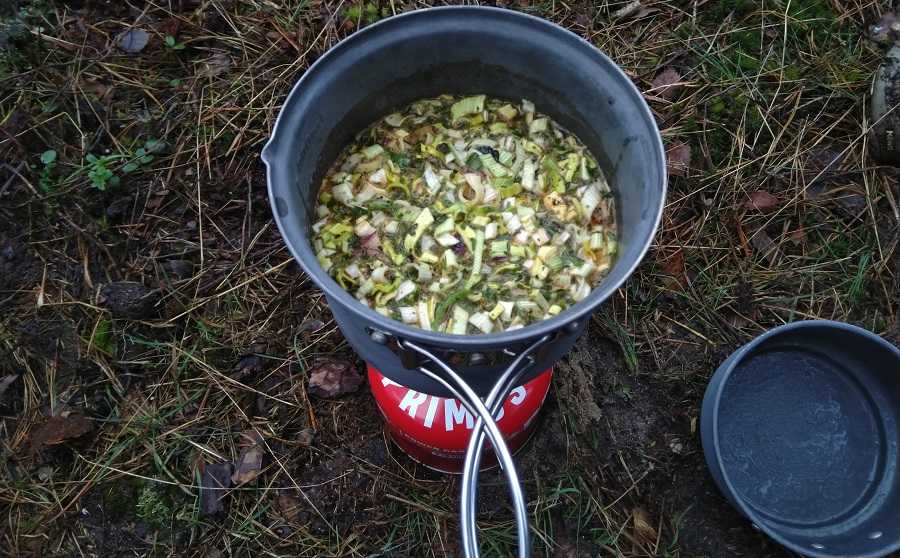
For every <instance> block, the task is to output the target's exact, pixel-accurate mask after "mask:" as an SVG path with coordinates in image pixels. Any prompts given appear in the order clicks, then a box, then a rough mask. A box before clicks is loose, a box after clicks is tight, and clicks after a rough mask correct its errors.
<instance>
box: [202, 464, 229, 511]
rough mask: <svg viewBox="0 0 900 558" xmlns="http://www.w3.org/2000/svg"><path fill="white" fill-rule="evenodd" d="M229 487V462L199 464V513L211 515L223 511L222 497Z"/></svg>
mask: <svg viewBox="0 0 900 558" xmlns="http://www.w3.org/2000/svg"><path fill="white" fill-rule="evenodd" d="M229 488H231V463H213V464H211V465H206V464H204V463H201V464H200V515H202V516H207V517H208V516H213V515H219V514H221V513H223V512H224V511H225V504H224V503H223V500H224V498H225V497H226V496H227V495H228V489H229Z"/></svg>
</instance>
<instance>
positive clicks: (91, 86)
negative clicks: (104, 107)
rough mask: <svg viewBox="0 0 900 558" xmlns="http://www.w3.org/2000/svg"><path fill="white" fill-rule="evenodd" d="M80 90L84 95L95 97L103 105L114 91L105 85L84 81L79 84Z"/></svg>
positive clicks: (93, 81)
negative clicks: (88, 94)
mask: <svg viewBox="0 0 900 558" xmlns="http://www.w3.org/2000/svg"><path fill="white" fill-rule="evenodd" d="M81 89H83V90H84V92H85V93H90V94H91V95H93V96H94V97H96V98H97V100H98V101H100V102H101V103H105V102H106V101H107V100H109V98H110V97H111V96H112V94H113V91H114V89H113V87H112V86H111V85H106V84H104V83H100V82H99V81H96V80H85V81H84V82H83V83H82V84H81Z"/></svg>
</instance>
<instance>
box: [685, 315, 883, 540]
mask: <svg viewBox="0 0 900 558" xmlns="http://www.w3.org/2000/svg"><path fill="white" fill-rule="evenodd" d="M700 434H701V439H702V442H703V452H704V454H705V455H706V462H707V464H708V466H709V470H710V472H711V473H712V476H713V479H714V480H715V482H716V484H717V485H718V486H719V489H720V490H721V491H722V493H723V494H724V495H725V497H726V498H727V499H728V501H729V502H730V503H731V504H732V505H733V506H734V507H735V508H737V509H738V511H740V512H741V513H742V514H743V515H744V516H745V517H746V518H747V519H749V520H750V521H751V522H753V525H754V526H755V527H756V528H758V529H759V530H761V531H762V532H764V533H765V534H766V535H768V536H769V537H771V538H772V539H774V540H775V541H777V542H778V543H780V544H782V545H784V546H785V547H787V548H789V549H791V550H793V551H794V552H797V553H800V554H802V555H804V556H809V557H810V558H851V557H852V558H875V557H880V556H887V555H888V554H890V553H891V552H895V551H897V550H900V520H898V518H900V349H898V348H897V347H894V346H893V345H891V344H890V343H889V342H887V341H885V340H884V339H882V338H881V337H879V336H878V335H875V334H874V333H872V332H870V331H866V330H864V329H862V328H859V327H856V326H852V325H849V324H845V323H841V322H833V321H829V320H810V321H801V322H794V323H790V324H786V325H783V326H780V327H777V328H775V329H772V330H770V331H767V332H766V333H764V334H762V335H760V336H759V337H757V338H756V339H754V340H753V341H751V342H749V343H747V344H746V345H744V346H743V347H741V348H740V349H738V350H737V351H736V352H735V353H734V354H732V355H731V356H730V357H729V358H728V359H727V360H726V361H725V362H724V363H722V365H721V366H720V367H719V369H718V370H717V371H716V373H715V374H714V375H713V377H712V380H711V381H710V383H709V386H708V387H707V389H706V394H705V396H704V398H703V409H702V411H701V415H700Z"/></svg>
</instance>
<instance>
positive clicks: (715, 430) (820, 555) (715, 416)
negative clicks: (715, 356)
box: [701, 320, 900, 558]
mask: <svg viewBox="0 0 900 558" xmlns="http://www.w3.org/2000/svg"><path fill="white" fill-rule="evenodd" d="M816 327H826V328H832V329H837V330H841V331H843V332H845V333H848V334H853V335H859V336H861V337H865V338H866V339H869V340H871V341H874V342H875V343H877V344H879V345H881V346H883V347H885V348H886V349H888V350H889V351H891V352H892V353H894V355H895V356H896V357H897V359H898V360H900V349H898V348H897V347H895V346H894V345H892V344H891V343H890V342H888V341H887V340H885V339H884V338H882V337H881V336H880V335H878V334H876V333H873V332H871V331H869V330H867V329H864V328H861V327H859V326H855V325H852V324H848V323H844V322H837V321H834V320H801V321H799V322H791V323H787V324H784V325H780V326H778V327H776V328H773V329H770V330H769V331H766V332H765V333H763V334H761V335H759V336H758V337H755V338H754V339H753V340H751V341H750V342H749V343H747V344H745V345H743V346H741V347H740V348H739V349H738V350H737V351H735V352H734V353H732V355H731V357H729V360H730V361H731V362H730V363H729V364H728V366H726V367H725V368H723V369H721V370H717V371H716V374H719V373H721V374H722V376H721V377H720V378H719V383H718V385H717V386H716V389H715V390H714V391H713V392H712V393H710V394H708V395H707V396H706V397H712V398H713V399H712V403H713V405H712V416H710V417H709V421H710V424H711V427H712V445H713V447H712V451H713V458H714V459H715V463H716V467H717V468H718V470H719V473H720V475H721V479H722V482H723V483H724V484H725V488H727V490H728V494H727V495H726V496H728V499H729V500H730V501H731V502H732V503H733V504H734V506H735V507H737V509H738V511H739V512H741V513H742V514H743V515H744V517H746V518H747V519H749V520H750V521H751V522H752V523H753V525H755V526H757V527H758V528H759V529H760V530H761V531H762V532H763V533H765V534H766V535H767V536H768V537H770V538H771V539H773V540H774V541H775V542H777V543H778V544H780V545H782V546H784V547H785V548H788V549H790V550H793V551H794V552H797V553H799V554H801V555H803V556H809V557H810V558H837V557H838V556H846V555H844V554H840V555H838V554H833V553H830V552H827V549H824V550H820V549H816V548H812V547H809V548H807V547H804V546H801V545H799V544H796V543H794V542H792V541H790V540H788V539H787V538H785V537H784V536H782V535H781V534H780V533H779V532H778V531H777V530H775V529H772V528H770V527H769V526H768V525H767V523H766V520H765V519H764V518H763V517H762V516H761V514H758V513H756V512H754V511H753V508H751V507H750V506H749V505H747V503H746V502H745V500H744V498H742V497H741V496H740V494H739V493H738V491H737V489H735V487H734V484H733V483H732V482H731V479H730V477H729V475H728V473H727V469H726V468H725V462H724V460H723V458H722V451H721V444H720V443H719V406H720V404H721V403H722V394H723V393H724V391H725V386H726V385H727V384H728V380H729V379H730V378H731V374H732V373H733V372H734V370H735V368H737V366H738V365H739V364H741V363H742V362H744V360H745V359H746V357H747V355H749V354H750V353H751V352H752V351H753V350H755V349H756V348H757V347H759V346H760V345H761V344H762V343H764V342H765V341H767V340H769V339H772V338H774V337H777V336H779V335H782V334H784V333H787V332H789V331H794V330H798V329H809V328H816ZM701 420H702V419H701ZM706 451H707V450H706V448H705V447H704V452H706ZM898 549H900V540H897V541H894V542H893V543H892V544H891V545H888V546H885V547H883V548H882V549H881V550H878V551H875V552H870V553H866V554H854V555H853V558H879V557H880V556H884V555H885V553H889V552H893V551H895V550H898Z"/></svg>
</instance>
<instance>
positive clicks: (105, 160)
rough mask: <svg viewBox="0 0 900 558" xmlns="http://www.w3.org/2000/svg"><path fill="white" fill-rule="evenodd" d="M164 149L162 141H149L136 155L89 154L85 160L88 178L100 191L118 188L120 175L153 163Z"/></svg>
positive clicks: (135, 152)
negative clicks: (111, 187) (158, 153)
mask: <svg viewBox="0 0 900 558" xmlns="http://www.w3.org/2000/svg"><path fill="white" fill-rule="evenodd" d="M162 147H163V143H162V142H161V141H159V140H156V139H149V140H147V141H146V142H144V146H143V147H140V148H138V149H137V150H135V151H134V153H129V154H123V153H115V154H111V155H101V156H99V157H98V156H97V155H94V154H93V153H89V154H88V155H87V157H85V160H86V161H87V162H88V171H87V172H88V178H90V179H91V185H92V186H93V187H94V188H96V189H98V190H106V188H107V187H108V186H118V185H119V183H120V182H121V177H120V175H124V174H129V173H132V172H134V171H136V170H139V169H140V168H141V167H143V166H145V165H148V164H150V163H152V162H153V159H154V155H153V154H154V153H156V152H158V151H160V150H161V149H162Z"/></svg>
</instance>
